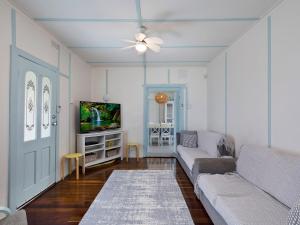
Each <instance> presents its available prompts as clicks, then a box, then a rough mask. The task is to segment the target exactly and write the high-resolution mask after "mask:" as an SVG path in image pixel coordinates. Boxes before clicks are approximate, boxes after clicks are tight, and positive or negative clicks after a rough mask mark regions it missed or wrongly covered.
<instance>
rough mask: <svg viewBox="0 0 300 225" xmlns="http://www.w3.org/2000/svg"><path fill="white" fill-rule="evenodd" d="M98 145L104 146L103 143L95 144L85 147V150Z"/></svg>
mask: <svg viewBox="0 0 300 225" xmlns="http://www.w3.org/2000/svg"><path fill="white" fill-rule="evenodd" d="M98 145H104V143H97V144H91V145H85V147H86V148H90V147H95V146H98Z"/></svg>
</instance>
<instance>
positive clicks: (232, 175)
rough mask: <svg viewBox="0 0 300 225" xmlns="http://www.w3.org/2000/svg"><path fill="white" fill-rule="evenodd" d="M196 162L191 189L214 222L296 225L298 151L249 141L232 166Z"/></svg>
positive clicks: (299, 171) (299, 184)
mask: <svg viewBox="0 0 300 225" xmlns="http://www.w3.org/2000/svg"><path fill="white" fill-rule="evenodd" d="M197 165H200V166H199V167H198V168H195V169H197V170H198V172H199V175H198V177H197V180H196V181H195V192H196V194H197V196H198V198H199V199H200V200H201V202H202V203H203V205H204V207H205V209H206V211H207V213H208V214H209V216H210V218H211V219H212V221H213V223H214V224H215V225H287V224H291V225H299V224H300V214H299V207H300V200H298V202H297V199H299V198H300V155H296V154H292V153H288V152H286V151H281V150H277V149H270V148H267V147H258V146H251V145H247V146H243V147H242V148H241V152H240V156H239V158H238V160H237V162H236V164H235V163H234V162H233V161H231V162H230V161H228V160H227V161H226V159H199V160H198V162H197ZM211 165H214V167H212V166H211ZM235 165H236V169H235ZM297 210H298V211H297ZM291 214H293V215H291ZM288 217H290V219H289V223H288V222H287V221H288ZM291 221H294V222H291Z"/></svg>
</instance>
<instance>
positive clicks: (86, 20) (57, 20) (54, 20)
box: [34, 18, 138, 23]
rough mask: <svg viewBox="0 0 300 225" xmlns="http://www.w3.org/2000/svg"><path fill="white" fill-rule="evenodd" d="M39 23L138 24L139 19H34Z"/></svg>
mask: <svg viewBox="0 0 300 225" xmlns="http://www.w3.org/2000/svg"><path fill="white" fill-rule="evenodd" d="M34 20H35V21H39V22H78V23H82V22H87V23H136V22H138V20H137V19H109V18H108V19H97V18H91V19H86V18H34Z"/></svg>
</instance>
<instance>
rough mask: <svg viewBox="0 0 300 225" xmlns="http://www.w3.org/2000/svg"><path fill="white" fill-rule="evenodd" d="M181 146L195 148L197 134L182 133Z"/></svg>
mask: <svg viewBox="0 0 300 225" xmlns="http://www.w3.org/2000/svg"><path fill="white" fill-rule="evenodd" d="M182 145H183V147H188V148H197V134H184V135H183V137H182Z"/></svg>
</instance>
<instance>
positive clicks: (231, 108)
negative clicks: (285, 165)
mask: <svg viewBox="0 0 300 225" xmlns="http://www.w3.org/2000/svg"><path fill="white" fill-rule="evenodd" d="M299 11H300V1H298V0H286V1H284V2H283V3H282V4H280V5H279V6H278V7H277V8H275V9H274V10H273V11H272V12H270V14H269V15H268V16H271V20H272V26H271V28H272V32H271V43H272V44H271V58H272V61H271V68H272V78H271V88H272V92H271V99H272V100H271V103H272V108H271V118H272V121H271V132H270V135H271V139H272V142H271V145H272V146H274V147H279V148H283V149H288V150H294V151H299V149H300V143H299V142H298V140H297V139H298V137H299V136H300V127H299V124H300V117H299V114H300V106H299V104H297V101H298V99H299V96H300V89H299V85H298V84H299V83H300V76H299V72H300V69H299V66H298V64H299V62H298V61H299V58H300V44H299V38H300V30H299V29H298V27H300V14H299ZM225 52H227V54H228V56H227V60H228V63H227V67H228V70H227V77H228V79H227V90H228V91H227V95H228V97H227V103H228V104H227V108H228V111H227V114H228V116H227V124H228V134H230V135H233V136H234V137H235V139H236V145H237V148H239V147H240V146H241V145H242V144H248V143H252V144H260V145H267V144H268V134H269V133H268V26H267V17H266V18H263V19H262V20H261V21H259V22H258V23H257V24H256V25H255V26H254V27H253V28H252V29H251V30H249V31H248V32H247V33H246V34H245V35H243V36H242V37H241V38H240V39H239V40H238V41H236V42H235V43H234V44H233V45H232V46H230V47H229V48H228V49H227V50H226V51H225ZM225 52H223V53H222V54H220V55H219V56H218V57H216V58H215V59H214V60H213V61H212V62H211V63H210V65H209V67H208V102H209V103H208V129H211V130H216V131H220V132H224V125H225V116H224V112H225V96H224V95H225V91H224V88H225V79H224V77H225V64H224V62H225ZM216 111H217V112H216Z"/></svg>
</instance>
